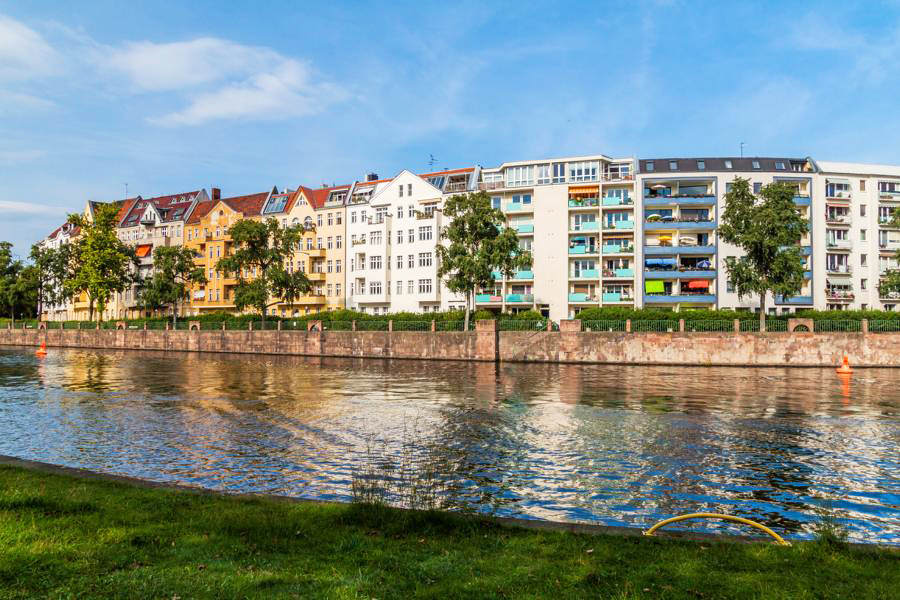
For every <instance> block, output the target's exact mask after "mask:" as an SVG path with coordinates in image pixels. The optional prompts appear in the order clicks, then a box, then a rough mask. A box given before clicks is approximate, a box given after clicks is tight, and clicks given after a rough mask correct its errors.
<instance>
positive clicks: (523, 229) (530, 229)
mask: <svg viewBox="0 0 900 600" xmlns="http://www.w3.org/2000/svg"><path fill="white" fill-rule="evenodd" d="M514 229H515V230H516V232H517V233H534V223H528V224H527V225H516V226H515V227H514Z"/></svg>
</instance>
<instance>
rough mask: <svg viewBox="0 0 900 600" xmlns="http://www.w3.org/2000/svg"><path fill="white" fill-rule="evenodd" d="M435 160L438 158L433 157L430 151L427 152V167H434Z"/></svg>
mask: <svg viewBox="0 0 900 600" xmlns="http://www.w3.org/2000/svg"><path fill="white" fill-rule="evenodd" d="M437 161H438V160H437V159H436V158H435V157H434V154H431V153H429V154H428V166H429V168H434V165H435V163H436V162H437Z"/></svg>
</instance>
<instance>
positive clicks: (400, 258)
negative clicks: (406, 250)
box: [397, 254, 403, 269]
mask: <svg viewBox="0 0 900 600" xmlns="http://www.w3.org/2000/svg"><path fill="white" fill-rule="evenodd" d="M397 268H398V269H402V268H403V255H402V254H398V255H397Z"/></svg>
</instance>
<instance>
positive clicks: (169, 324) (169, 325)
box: [166, 321, 172, 331]
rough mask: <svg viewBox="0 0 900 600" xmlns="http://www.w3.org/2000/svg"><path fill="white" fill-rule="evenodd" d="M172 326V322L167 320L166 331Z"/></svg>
mask: <svg viewBox="0 0 900 600" xmlns="http://www.w3.org/2000/svg"><path fill="white" fill-rule="evenodd" d="M171 328H172V324H171V323H169V322H168V321H166V331H169V330H170V329H171Z"/></svg>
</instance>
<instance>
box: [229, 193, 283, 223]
mask: <svg viewBox="0 0 900 600" xmlns="http://www.w3.org/2000/svg"><path fill="white" fill-rule="evenodd" d="M271 194H272V192H271V191H268V192H260V193H258V194H248V195H246V196H233V197H231V198H222V200H221V202H222V203H224V204H225V205H226V206H227V207H229V208H230V209H231V210H233V211H235V212H239V213H241V214H243V216H245V217H258V216H259V215H260V214H262V209H263V205H265V203H266V200H267V199H268V198H269V196H270V195H271Z"/></svg>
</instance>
